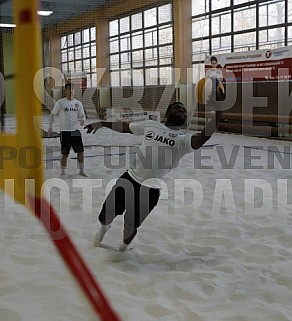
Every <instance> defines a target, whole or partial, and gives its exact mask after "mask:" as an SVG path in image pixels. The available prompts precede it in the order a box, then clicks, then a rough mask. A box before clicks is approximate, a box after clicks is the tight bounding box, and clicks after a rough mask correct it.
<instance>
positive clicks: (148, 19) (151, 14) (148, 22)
mask: <svg viewBox="0 0 292 321" xmlns="http://www.w3.org/2000/svg"><path fill="white" fill-rule="evenodd" d="M144 23H145V28H147V27H151V26H155V25H156V24H157V10H156V8H152V9H149V10H146V11H144Z"/></svg>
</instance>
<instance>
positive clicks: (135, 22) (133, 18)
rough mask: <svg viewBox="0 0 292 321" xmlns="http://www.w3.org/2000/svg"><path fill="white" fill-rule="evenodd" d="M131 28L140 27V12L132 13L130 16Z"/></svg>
mask: <svg viewBox="0 0 292 321" xmlns="http://www.w3.org/2000/svg"><path fill="white" fill-rule="evenodd" d="M131 22H132V30H136V29H141V28H142V13H141V12H140V13H137V14H133V15H132V16H131Z"/></svg>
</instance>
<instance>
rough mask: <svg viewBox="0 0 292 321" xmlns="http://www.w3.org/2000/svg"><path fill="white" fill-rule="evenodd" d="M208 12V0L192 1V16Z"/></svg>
mask: <svg viewBox="0 0 292 321" xmlns="http://www.w3.org/2000/svg"><path fill="white" fill-rule="evenodd" d="M206 12H209V0H195V1H192V15H193V16H196V15H199V14H202V13H206Z"/></svg>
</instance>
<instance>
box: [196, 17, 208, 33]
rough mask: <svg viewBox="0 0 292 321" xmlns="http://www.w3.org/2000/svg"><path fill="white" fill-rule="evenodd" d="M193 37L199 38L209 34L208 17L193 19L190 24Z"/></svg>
mask: <svg viewBox="0 0 292 321" xmlns="http://www.w3.org/2000/svg"><path fill="white" fill-rule="evenodd" d="M192 36H193V38H201V37H206V36H209V19H208V18H201V19H196V20H194V21H193V24H192Z"/></svg>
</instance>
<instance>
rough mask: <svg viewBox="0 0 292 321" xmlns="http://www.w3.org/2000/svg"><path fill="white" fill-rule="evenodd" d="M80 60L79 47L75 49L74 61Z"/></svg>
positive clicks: (80, 51) (80, 52)
mask: <svg viewBox="0 0 292 321" xmlns="http://www.w3.org/2000/svg"><path fill="white" fill-rule="evenodd" d="M81 58H82V50H81V46H78V47H76V48H75V59H81Z"/></svg>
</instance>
